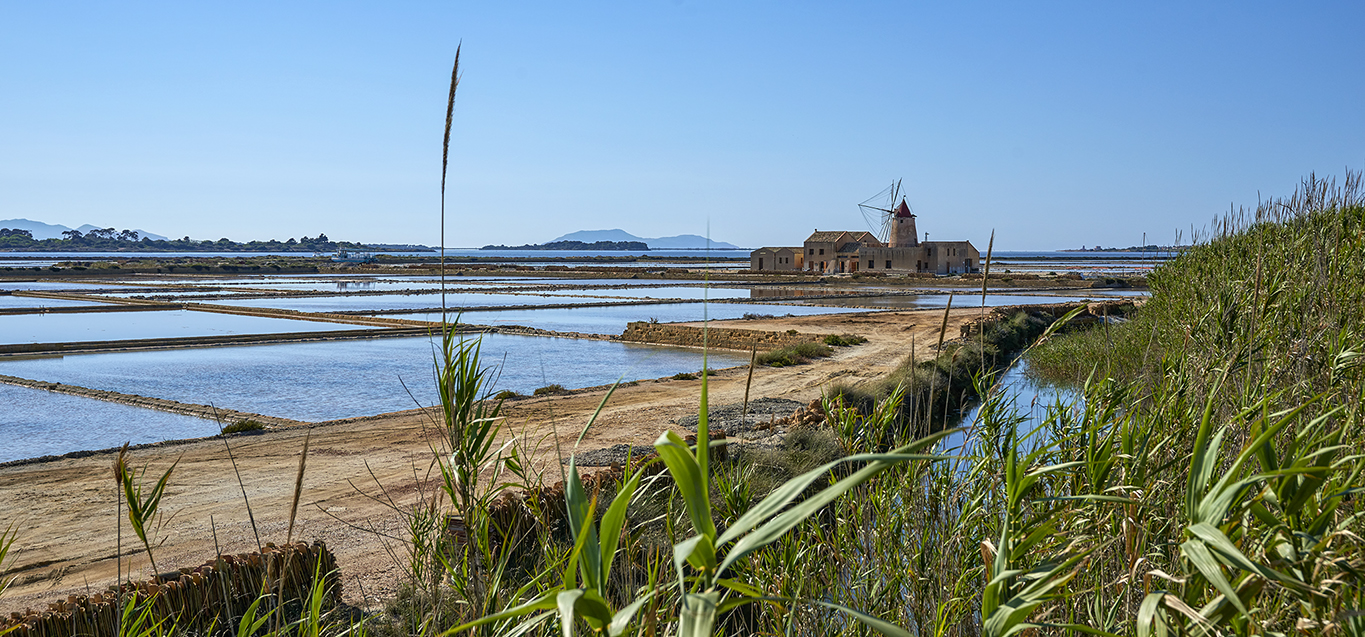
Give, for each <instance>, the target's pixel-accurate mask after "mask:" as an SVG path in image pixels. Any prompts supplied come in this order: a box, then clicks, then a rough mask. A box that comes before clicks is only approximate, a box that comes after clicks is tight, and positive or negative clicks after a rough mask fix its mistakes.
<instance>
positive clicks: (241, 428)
mask: <svg viewBox="0 0 1365 637" xmlns="http://www.w3.org/2000/svg"><path fill="white" fill-rule="evenodd" d="M265 428H266V427H265V425H264V424H262V423H261V422H259V421H257V420H252V419H250V418H247V419H246V420H238V421H237V422H234V423H232V424H230V425H225V426H224V427H223V429H222V432H221V433H222V434H223V435H225V436H226V435H228V434H239V433H245V432H248V431H264V430H265Z"/></svg>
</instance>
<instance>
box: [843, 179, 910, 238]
mask: <svg viewBox="0 0 1365 637" xmlns="http://www.w3.org/2000/svg"><path fill="white" fill-rule="evenodd" d="M898 199H899V200H900V202H899V204H898V203H897V200H898ZM858 210H859V212H862V213H863V220H864V221H866V222H867V227H868V229H869V230H871V231H872V234H873V235H876V237H877V240H878V241H881V242H882V243H883V244H886V245H889V246H891V247H912V246H916V245H919V242H918V241H917V240H916V239H915V213H914V211H913V210H911V208H910V204H908V203H906V201H905V196H904V195H902V194H901V180H899V179H897V180H896V181H893V182H891V185H890V186H887V187H886V188H885V189H883V190H882V191H881V192H879V193H877V194H875V195H872V196H871V197H868V198H867V199H865V200H863V202H862V203H860V204H858ZM907 221H908V222H909V227H908V228H904V229H902V228H898V227H897V226H898V225H902V224H905V222H907ZM905 230H908V232H905Z"/></svg>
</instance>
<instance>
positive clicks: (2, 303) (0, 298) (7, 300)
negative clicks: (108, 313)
mask: <svg viewBox="0 0 1365 637" xmlns="http://www.w3.org/2000/svg"><path fill="white" fill-rule="evenodd" d="M82 305H84V306H91V305H107V304H106V303H100V302H99V301H72V300H70V299H38V298H33V297H31V296H12V295H9V294H0V307H77V306H82ZM0 325H3V323H0Z"/></svg>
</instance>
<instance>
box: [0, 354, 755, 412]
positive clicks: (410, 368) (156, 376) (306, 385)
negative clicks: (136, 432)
mask: <svg viewBox="0 0 1365 637" xmlns="http://www.w3.org/2000/svg"><path fill="white" fill-rule="evenodd" d="M432 345H433V344H432V341H431V340H430V339H428V338H426V337H411V338H383V339H370V340H360V341H329V342H313V343H284V344H272V345H251V346H235V347H213V348H194V349H179V350H162V351H148V352H117V353H108V354H86V355H78V356H65V357H50V358H29V359H18V360H14V359H0V374H7V375H10V376H18V377H21V378H29V379H33V380H43V381H48V382H59V383H64V384H70V385H80V386H83V387H92V388H95V389H103V390H109V391H117V392H123V393H129V394H140V395H144V396H153V397H156V398H166V399H170V400H178V401H181V402H188V403H199V404H213V405H215V406H219V407H225V408H228V409H237V410H241V411H247V412H254V413H262V414H267V415H271V416H281V417H285V418H293V419H297V420H308V421H321V420H333V419H337V418H349V417H355V416H369V415H373V414H379V413H385V412H390V411H399V410H404V409H412V408H414V407H415V406H416V404H415V403H414V401H413V399H412V398H411V397H410V396H409V395H408V393H407V391H406V390H404V388H403V386H404V384H406V385H407V388H408V389H410V390H412V392H413V394H414V395H415V396H417V399H418V401H419V402H420V403H421V404H422V405H424V406H427V405H431V404H433V402H434V401H435V398H434V395H435V391H434V389H433V381H432V354H433V351H432ZM482 348H483V350H482V357H483V361H484V363H485V364H500V365H501V366H502V373H501V377H500V378H499V379H498V381H497V382H496V384H495V387H496V388H497V389H499V390H501V389H510V390H513V391H517V392H521V393H524V394H529V393H531V392H532V391H533V390H535V389H536V388H537V387H544V386H546V385H550V384H559V385H563V386H565V387H570V388H572V387H586V386H593V385H603V384H608V383H611V382H614V381H616V380H617V379H618V378H621V377H622V376H623V375H624V379H625V380H636V379H646V378H658V377H662V376H668V375H672V374H675V373H678V372H688V371H697V370H699V369H700V368H701V359H702V352H701V351H700V350H696V349H687V348H672V347H656V346H650V345H635V344H629V343H619V342H611V341H592V340H581V339H566V338H541V337H533V336H512V335H504V334H489V335H485V336H484V337H483V344H482ZM746 363H748V356H747V355H746V354H744V353H737V352H719V351H712V352H711V353H710V356H709V362H708V364H709V365H710V366H711V367H713V368H721V367H730V366H735V365H741V364H746ZM400 380H401V382H400Z"/></svg>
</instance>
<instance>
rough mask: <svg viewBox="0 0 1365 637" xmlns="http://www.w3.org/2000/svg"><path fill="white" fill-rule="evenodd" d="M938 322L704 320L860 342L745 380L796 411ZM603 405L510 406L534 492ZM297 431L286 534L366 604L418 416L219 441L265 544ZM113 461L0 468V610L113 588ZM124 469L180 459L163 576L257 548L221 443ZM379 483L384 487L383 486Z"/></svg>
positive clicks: (391, 569)
mask: <svg viewBox="0 0 1365 637" xmlns="http://www.w3.org/2000/svg"><path fill="white" fill-rule="evenodd" d="M979 314H980V310H979V309H963V310H954V311H953V313H952V317H951V318H950V321H949V326H948V337H949V338H951V337H953V336H956V335H957V334H958V325H959V324H960V323H961V322H962V321H964V320H966V319H969V318H973V317H976V316H979ZM942 318H943V313H942V311H941V310H924V311H912V312H889V313H877V314H868V315H861V314H859V315H833V316H810V317H796V318H778V319H770V320H759V321H718V322H715V323H713V325H726V326H729V327H738V328H746V329H771V330H788V329H796V330H799V331H801V332H807V333H840V334H842V333H853V334H860V335H862V336H866V337H867V338H868V339H869V340H868V342H867V343H866V344H864V345H861V346H858V347H851V348H840V349H839V350H838V352H837V353H836V355H835V356H833V357H831V358H829V359H823V360H819V361H816V362H814V363H811V364H808V365H800V366H796V367H788V368H782V369H773V368H760V369H758V370H757V371H756V372H755V374H754V384H753V389H752V390H751V394H750V395H751V398H758V397H763V396H770V397H781V398H791V399H794V400H800V401H808V400H810V399H812V398H815V397H817V396H819V395H820V388H821V387H822V386H823V385H825V384H826V383H828V382H829V381H830V380H833V379H836V378H840V379H846V380H853V381H857V380H863V379H869V378H873V377H876V376H878V375H881V374H884V373H886V372H887V371H889V370H891V369H892V368H894V367H895V366H896V365H898V364H899V363H900V362H901V361H903V360H904V359H905V357H906V356H907V355H908V354H909V352H910V342H911V339H912V338H913V339H914V340H915V341H916V342H917V344H918V345H917V352H918V353H919V355H920V356H921V357H923V356H925V355H927V354H928V352H929V349H928V347H926V346H928V345H932V344H933V343H934V342H935V341H936V340H937V338H938V330H939V326H940V323H941V321H942ZM746 372H747V370H746V369H743V368H740V369H731V370H726V371H722V372H720V373H719V374H717V375H716V376H714V377H713V379H712V381H711V385H710V394H711V401H712V403H713V404H726V403H734V402H739V401H741V400H742V399H743V395H744V383H745V376H746ZM700 386H701V385H700V382H698V381H674V380H662V381H642V382H640V383H639V384H638V385H635V386H630V387H622V388H620V389H618V390H617V391H616V392H615V394H614V395H613V396H612V398H611V400H610V401H609V403H608V405H607V407H606V408H605V410H604V412H603V415H602V416H601V417H600V418H599V420H598V422H597V424H596V425H595V426H594V428H593V429H592V430H591V431H590V432H589V433H588V436H587V438H586V439H585V442H584V449H594V448H600V447H607V446H611V445H614V444H618V443H623V442H624V443H632V444H649V443H652V442H653V441H654V439H655V438H657V437H658V435H659V433H660V432H661V431H663V430H664V429H665V428H667V427H669V426H671V421H672V419H674V418H677V417H680V416H683V415H686V414H688V413H695V411H696V409H697V404H698V398H699V389H700ZM603 395H604V392H603V391H600V390H597V391H583V392H577V393H574V394H572V395H567V396H556V397H549V398H534V399H522V400H517V401H513V402H509V403H508V404H507V405H508V406H507V409H506V414H507V416H508V421H507V424H508V426H509V427H510V428H511V429H512V430H514V431H515V432H516V434H517V435H519V436H521V439H522V440H523V441H527V442H528V443H529V444H530V445H531V446H532V447H536V448H538V451H537V452H536V453H535V454H534V458H535V463H534V464H535V466H536V467H537V469H539V470H541V471H545V472H546V481H547V482H555V481H557V480H558V479H559V478H558V471H559V465H558V461H557V460H558V455H557V454H556V453H555V451H554V444H555V441H556V440H557V441H558V442H559V444H560V445H563V446H566V447H567V446H568V445H571V444H572V442H573V438H574V437H575V436H576V435H577V433H578V430H579V429H580V428H581V427H582V426H583V424H584V423H585V422H586V421H587V417H588V415H589V414H591V413H592V411H593V410H594V409H595V408H596V407H597V404H598V403H599V402H600V401H601V399H602V396H603ZM309 431H311V432H312V442H311V451H310V453H309V458H308V469H307V473H306V475H305V477H304V489H303V496H302V502H301V504H300V506H299V515H298V523H297V526H296V528H295V530H294V537H295V538H296V539H299V538H302V539H306V540H313V539H321V540H324V541H326V542H327V544H328V546H329V547H330V548H331V549H332V550H333V551H334V552H335V553H336V554H337V557H338V561H339V563H340V564H341V568H342V580H343V582H344V586H345V597H346V599H347V600H348V601H350V602H351V603H353V604H364V605H374V604H375V603H376V602H377V601H378V600H381V599H385V598H389V597H391V596H392V595H393V593H394V592H395V591H396V590H397V586H398V578H399V577H400V569H398V568H396V567H395V560H394V556H393V554H392V553H391V551H398V553H397V555H398V556H399V557H401V551H402V547H401V546H400V545H398V544H396V543H395V542H392V541H385V540H384V538H383V535H384V534H389V535H393V536H396V537H402V536H403V535H404V530H403V527H402V519H401V517H400V516H399V515H397V514H395V513H394V512H393V511H392V510H391V509H389V508H388V507H387V506H386V505H385V504H384V503H383V502H382V500H386V499H387V498H392V500H393V501H394V502H396V503H397V504H398V505H399V506H405V505H408V504H410V503H412V502H414V501H415V500H416V498H417V497H418V496H419V491H420V490H421V489H424V488H429V487H425V486H424V481H423V480H421V478H422V477H423V475H424V474H425V472H426V471H427V469H428V467H429V466H430V464H431V460H432V452H431V450H430V445H431V444H433V442H432V440H434V437H432V436H431V429H430V425H429V421H428V419H427V418H426V417H425V415H424V414H422V413H421V412H418V411H408V412H397V413H393V414H385V415H381V416H376V417H373V418H367V419H362V420H358V421H351V422H345V423H340V424H323V425H318V426H314V427H312V428H311V429H306V428H289V429H277V430H273V431H271V432H269V433H266V434H263V435H257V436H242V437H235V438H232V439H231V440H230V443H231V445H232V451H233V453H234V454H235V456H236V458H237V468H238V470H239V471H240V473H241V476H242V481H243V483H244V484H245V489H246V493H247V495H248V496H249V498H250V503H251V513H252V515H254V517H255V521H256V526H257V528H258V529H259V532H260V535H261V539H262V541H267V542H282V541H283V540H284V537H285V532H286V526H287V523H288V514H289V503H290V499H291V497H292V493H293V483H294V475H295V471H296V470H297V466H298V456H299V453H300V451H301V450H302V448H303V442H304V437H305V435H307V434H308V432H309ZM113 458H114V455H113V454H112V453H100V454H95V455H92V456H88V457H85V458H76V459H62V460H57V461H53V462H45V463H37V464H32V465H25V466H15V467H5V468H0V520H3V522H0V523H3V524H5V525H8V524H10V523H18V524H19V526H20V528H21V535H20V539H19V541H18V542H16V544H15V552H14V553H12V554H11V559H12V560H13V569H12V570H11V571H10V573H9V574H10V575H17V576H18V579H17V580H16V582H15V585H14V587H12V588H11V589H10V590H9V591H8V592H7V593H6V595H5V597H4V599H0V611H4V612H8V611H11V610H19V609H23V608H26V607H33V608H45V607H46V603H47V602H48V601H51V600H53V599H55V598H59V597H64V596H66V595H67V594H71V593H77V594H80V593H85V592H87V591H90V592H93V591H96V590H100V589H102V588H104V587H106V586H108V585H109V584H110V583H112V582H114V581H116V578H117V574H118V570H117V569H118V568H119V566H118V562H117V561H116V560H115V559H114V555H115V553H116V551H117V547H118V540H117V536H116V531H115V529H116V526H115V510H114V507H115V503H116V500H115V497H116V496H115V491H114V484H113V480H112V475H113V472H112V463H113ZM133 461H134V464H135V466H142V465H144V464H145V465H147V466H148V468H149V472H150V473H157V474H158V475H159V473H160V472H161V471H164V470H165V469H166V468H167V467H169V466H170V464H171V463H172V462H177V461H178V462H179V464H178V465H177V466H176V469H175V473H174V475H173V477H172V479H171V484H170V487H169V488H168V490H167V494H166V496H165V500H164V503H163V505H162V506H163V509H164V510H165V512H166V514H167V520H166V521H165V524H164V528H163V530H162V533H161V535H162V537H164V538H165V540H164V543H163V544H162V545H161V547H160V548H159V549H157V550H156V552H155V555H156V558H157V563H158V565H159V566H160V567H161V568H162V570H169V569H172V568H179V567H182V566H192V565H195V564H199V563H201V562H203V561H204V560H207V559H209V558H211V557H212V556H213V555H214V554H215V552H214V547H215V544H216V545H217V546H219V547H220V548H221V550H222V551H223V552H227V553H237V552H244V551H248V550H253V549H255V547H256V540H255V539H254V534H253V532H252V526H251V522H250V521H249V518H248V514H247V508H246V506H245V505H244V504H243V498H242V491H241V487H239V486H238V483H237V480H236V479H235V478H234V470H233V466H232V464H231V462H230V461H229V459H228V454H227V449H226V448H225V446H224V443H223V441H221V440H206V441H196V442H191V443H187V444H178V445H167V446H165V447H158V448H152V449H143V450H138V451H136V452H134V456H133ZM371 474H373V477H371ZM376 482H377V483H378V484H379V485H383V489H382V490H381V488H380V487H379V486H377V484H376ZM384 492H387V494H388V495H387V496H385V495H384ZM371 496H376V497H378V498H379V499H378V500H376V499H374V498H372V497H371ZM210 521H212V523H211V522H210ZM124 526H125V527H127V525H126V524H124ZM357 527H362V528H357ZM362 529H365V530H362ZM215 534H216V538H215ZM136 542H137V540H136V539H135V538H133V537H132V534H131V531H130V530H128V529H127V528H125V529H124V531H123V539H122V547H123V551H124V559H123V566H122V568H123V569H124V571H125V576H126V572H127V570H128V569H129V568H131V569H132V570H133V572H134V574H135V575H137V576H139V577H145V576H146V575H147V574H149V566H148V564H147V560H146V556H145V554H143V553H142V552H141V551H140V550H136V551H135V550H133V549H134V546H133V545H134V544H135V543H136ZM130 565H131V566H130Z"/></svg>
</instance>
